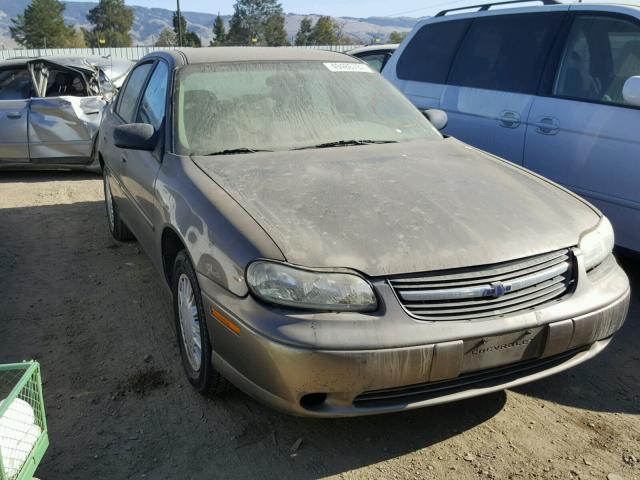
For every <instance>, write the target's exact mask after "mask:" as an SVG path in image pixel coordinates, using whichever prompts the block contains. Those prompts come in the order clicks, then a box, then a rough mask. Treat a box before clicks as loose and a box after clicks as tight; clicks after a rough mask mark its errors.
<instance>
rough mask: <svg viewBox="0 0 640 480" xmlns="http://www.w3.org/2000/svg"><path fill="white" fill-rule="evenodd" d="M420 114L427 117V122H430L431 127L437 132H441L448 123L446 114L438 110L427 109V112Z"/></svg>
mask: <svg viewBox="0 0 640 480" xmlns="http://www.w3.org/2000/svg"><path fill="white" fill-rule="evenodd" d="M422 114H423V115H424V116H425V117H427V120H429V121H430V122H431V125H433V126H434V127H436V128H437V129H438V130H442V129H443V128H444V127H446V126H447V122H448V121H449V118H448V117H447V112H445V111H444V110H440V109H438V108H429V109H428V110H424V111H423V112H422Z"/></svg>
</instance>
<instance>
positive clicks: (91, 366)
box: [0, 172, 640, 480]
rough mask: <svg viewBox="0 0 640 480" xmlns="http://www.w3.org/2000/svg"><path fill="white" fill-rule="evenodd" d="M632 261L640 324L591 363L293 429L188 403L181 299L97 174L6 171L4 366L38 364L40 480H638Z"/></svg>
mask: <svg viewBox="0 0 640 480" xmlns="http://www.w3.org/2000/svg"><path fill="white" fill-rule="evenodd" d="M622 263H623V265H624V267H625V268H626V270H627V272H628V274H629V275H630V277H631V278H632V282H633V284H634V285H635V288H636V294H635V296H634V298H633V300H632V305H631V311H630V314H629V317H628V319H627V322H626V324H625V326H624V329H623V331H622V332H621V333H620V334H619V335H618V336H617V337H616V338H615V340H614V341H613V342H612V344H611V345H610V347H609V348H608V349H607V350H606V351H605V352H604V353H603V354H601V355H600V356H599V357H597V358H596V359H594V360H592V361H590V362H588V363H586V364H583V365H581V366H579V367H577V368H575V369H573V370H571V371H569V372H566V373H564V374H560V375H557V376H555V377H552V378H550V379H547V380H543V381H540V382H537V383H535V384H531V385H528V386H526V387H524V388H519V389H517V390H515V391H507V392H501V393H496V394H493V395H489V396H485V397H482V398H477V399H472V400H468V401H463V402H459V403H456V404H451V405H446V406H441V407H435V408H429V409H423V410H419V411H413V412H406V413H400V414H394V415H385V416H378V417H369V418H357V419H342V420H313V419H302V418H294V417H289V416H286V415H283V414H280V413H277V412H274V411H271V410H269V409H268V408H266V407H263V406H262V405H260V404H258V403H256V402H255V401H253V400H251V399H250V398H248V397H247V396H245V395H244V394H242V393H240V392H238V391H232V392H230V393H228V394H226V395H225V396H223V397H221V398H203V397H201V396H199V395H198V394H196V393H195V392H193V391H192V390H191V388H190V386H189V385H188V383H187V381H186V380H185V378H184V377H183V374H182V367H181V365H180V360H179V353H178V348H177V346H176V343H175V340H174V339H175V336H174V331H173V324H172V320H171V311H170V299H169V296H168V295H167V294H166V291H165V289H164V287H163V286H162V284H161V280H160V276H159V275H157V274H156V273H155V272H154V271H153V270H152V266H151V264H150V262H149V261H148V260H147V258H146V257H145V256H144V254H143V253H141V251H140V249H139V247H138V245H137V244H136V243H130V244H119V243H117V242H115V241H114V240H112V239H111V237H110V236H109V233H108V230H107V226H106V223H105V218H104V208H103V203H102V183H101V180H100V179H99V178H98V177H95V176H91V175H86V174H77V173H64V172H60V173H0V292H1V293H2V296H1V297H0V363H7V362H15V361H20V360H22V359H28V358H35V359H37V360H39V361H40V362H41V364H42V368H43V376H44V381H45V384H44V391H45V402H46V407H47V410H48V418H49V435H50V439H51V447H50V448H49V451H48V453H47V455H46V457H45V460H44V463H43V464H42V465H41V468H40V469H39V470H38V476H39V477H40V478H42V479H43V480H47V479H64V480H67V479H76V478H77V479H125V478H149V479H164V478H167V479H190V478H194V479H196V478H197V479H200V478H250V479H254V478H261V479H270V478H277V479H282V478H318V477H331V476H335V477H336V478H347V479H364V478H371V479H378V478H385V479H387V478H389V479H392V478H410V479H422V478H443V479H444V478H563V479H568V478H582V479H590V478H593V479H605V478H609V479H611V480H614V479H621V478H622V479H633V478H640V368H639V367H640V349H639V348H638V344H639V340H640V300H639V298H640V297H639V295H638V293H637V292H638V287H639V286H640V261H639V260H638V259H634V258H625V259H622ZM299 439H302V443H300V444H299V447H298V448H297V450H296V451H295V452H292V446H294V444H298V443H299V442H298V440H299Z"/></svg>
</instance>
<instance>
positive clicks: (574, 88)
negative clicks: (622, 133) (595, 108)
mask: <svg viewBox="0 0 640 480" xmlns="http://www.w3.org/2000/svg"><path fill="white" fill-rule="evenodd" d="M635 75H640V27H638V25H637V24H635V23H633V22H631V21H627V20H624V19H621V18H618V17H615V18H614V17H606V16H601V15H597V16H596V15H594V16H588V15H585V16H578V17H576V19H575V20H574V22H573V25H572V27H571V31H570V33H569V37H568V38H567V42H566V46H565V50H564V54H563V56H562V60H561V62H560V67H559V68H558V73H557V75H556V79H555V82H554V88H553V94H554V95H556V96H559V97H567V98H574V99H578V100H588V101H596V102H604V103H614V104H619V105H624V103H625V101H624V98H623V96H622V87H623V85H624V83H625V81H626V80H627V79H628V78H629V77H633V76H635Z"/></svg>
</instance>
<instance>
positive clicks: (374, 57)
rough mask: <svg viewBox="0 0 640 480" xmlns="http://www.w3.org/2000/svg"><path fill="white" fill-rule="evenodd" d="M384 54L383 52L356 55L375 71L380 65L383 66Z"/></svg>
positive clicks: (380, 68) (378, 69)
mask: <svg viewBox="0 0 640 480" xmlns="http://www.w3.org/2000/svg"><path fill="white" fill-rule="evenodd" d="M385 56H386V55H385V54H384V53H369V54H368V55H358V57H360V59H361V60H364V61H365V62H367V63H368V64H369V66H370V67H371V68H373V69H374V70H375V71H376V72H379V71H380V70H382V67H383V66H384V60H385Z"/></svg>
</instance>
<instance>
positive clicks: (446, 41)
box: [396, 20, 471, 83]
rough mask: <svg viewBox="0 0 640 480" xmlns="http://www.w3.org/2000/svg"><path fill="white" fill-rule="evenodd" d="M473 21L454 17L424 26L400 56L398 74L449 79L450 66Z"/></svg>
mask: <svg viewBox="0 0 640 480" xmlns="http://www.w3.org/2000/svg"><path fill="white" fill-rule="evenodd" d="M470 23H471V20H454V21H445V22H438V23H431V24H428V25H425V26H424V27H422V28H421V29H420V30H419V31H418V32H416V34H415V35H414V36H413V38H411V41H410V42H409V44H408V45H407V46H406V48H405V49H404V51H403V52H402V54H401V56H400V58H399V59H398V64H397V66H396V74H397V75H398V78H399V79H401V80H413V81H416V82H431V83H446V81H447V74H448V73H449V67H450V66H451V62H452V61H453V57H454V56H455V53H456V51H457V50H458V46H459V45H460V41H461V40H462V37H463V36H464V34H465V32H466V31H467V27H468V26H469V24H470Z"/></svg>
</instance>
